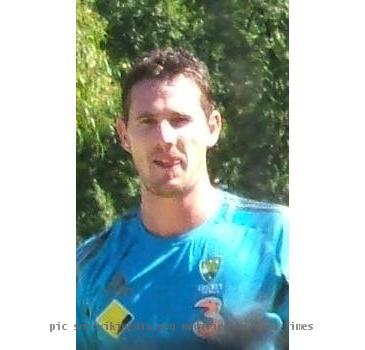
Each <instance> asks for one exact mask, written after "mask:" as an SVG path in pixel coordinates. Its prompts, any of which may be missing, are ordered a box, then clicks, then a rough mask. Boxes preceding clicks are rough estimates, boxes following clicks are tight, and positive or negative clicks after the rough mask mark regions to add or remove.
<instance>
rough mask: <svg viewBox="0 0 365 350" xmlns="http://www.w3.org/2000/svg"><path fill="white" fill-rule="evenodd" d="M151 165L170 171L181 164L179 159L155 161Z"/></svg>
mask: <svg viewBox="0 0 365 350" xmlns="http://www.w3.org/2000/svg"><path fill="white" fill-rule="evenodd" d="M153 163H154V164H155V165H157V166H159V167H160V168H163V169H170V168H173V167H175V166H178V165H180V164H181V160H180V159H158V160H157V159H155V160H154V161H153Z"/></svg>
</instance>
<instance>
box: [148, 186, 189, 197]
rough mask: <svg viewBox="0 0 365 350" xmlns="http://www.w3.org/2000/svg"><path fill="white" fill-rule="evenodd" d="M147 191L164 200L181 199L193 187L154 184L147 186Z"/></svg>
mask: <svg viewBox="0 0 365 350" xmlns="http://www.w3.org/2000/svg"><path fill="white" fill-rule="evenodd" d="M145 187H146V189H147V190H148V191H149V192H151V193H153V194H154V195H156V196H159V197H164V198H172V197H181V196H183V195H185V194H187V193H189V192H190V191H191V187H189V186H184V185H182V184H177V183H175V184H174V183H172V182H171V183H169V184H154V185H151V184H150V185H148V186H145Z"/></svg>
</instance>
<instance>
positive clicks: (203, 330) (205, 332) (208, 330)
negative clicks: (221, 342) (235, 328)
mask: <svg viewBox="0 0 365 350" xmlns="http://www.w3.org/2000/svg"><path fill="white" fill-rule="evenodd" d="M194 306H195V307H198V308H201V309H202V310H203V312H204V313H203V315H204V316H205V317H206V318H207V319H209V320H207V322H203V321H197V322H194V324H193V331H194V333H195V334H196V335H197V336H198V337H201V338H210V337H213V336H215V335H216V334H217V332H218V331H219V330H220V329H222V327H223V325H224V320H223V318H222V316H221V315H220V313H219V312H220V310H221V308H222V301H221V300H220V299H219V298H215V297H207V298H204V299H200V300H199V301H198V302H197V303H196V304H195V305H194Z"/></svg>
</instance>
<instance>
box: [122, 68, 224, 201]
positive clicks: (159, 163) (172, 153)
mask: <svg viewBox="0 0 365 350" xmlns="http://www.w3.org/2000/svg"><path fill="white" fill-rule="evenodd" d="M200 97H201V92H200V89H199V87H198V86H197V85H196V84H195V82H194V81H193V80H191V79H189V78H187V77H185V76H183V75H181V74H180V75H177V76H176V77H174V78H172V79H170V80H157V79H155V80H144V81H141V82H139V83H137V84H136V85H134V86H133V88H132V90H131V94H130V110H129V118H128V124H127V125H126V124H125V122H124V121H122V120H119V122H118V126H117V128H118V132H119V135H120V137H121V141H122V145H123V147H124V149H126V150H127V151H128V152H130V153H131V155H132V157H133V161H134V164H135V166H136V168H137V171H138V173H139V176H140V178H141V182H142V186H143V187H144V189H146V190H148V191H150V192H152V193H154V194H156V195H159V196H164V197H171V196H177V195H179V194H183V193H186V192H189V191H191V190H192V189H193V188H194V187H195V186H196V185H197V184H199V183H201V182H202V181H206V180H207V179H208V178H207V168H206V152H207V147H211V146H213V145H214V144H215V143H216V142H217V140H218V137H219V131H220V126H221V121H220V115H219V113H218V112H217V111H214V112H212V114H211V116H210V117H209V118H208V119H207V117H206V115H205V113H204V111H203V109H202V106H201V102H200Z"/></svg>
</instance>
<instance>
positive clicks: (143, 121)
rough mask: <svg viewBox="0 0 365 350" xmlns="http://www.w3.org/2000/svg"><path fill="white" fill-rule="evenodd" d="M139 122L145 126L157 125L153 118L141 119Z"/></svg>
mask: <svg viewBox="0 0 365 350" xmlns="http://www.w3.org/2000/svg"><path fill="white" fill-rule="evenodd" d="M139 122H140V123H141V124H143V125H152V124H154V123H155V120H154V119H153V118H141V119H140V121H139Z"/></svg>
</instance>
